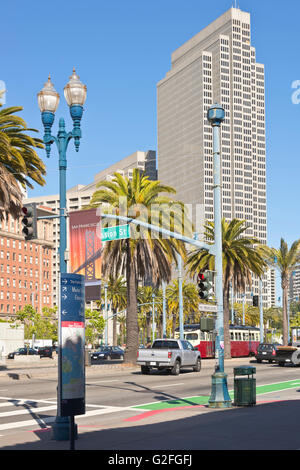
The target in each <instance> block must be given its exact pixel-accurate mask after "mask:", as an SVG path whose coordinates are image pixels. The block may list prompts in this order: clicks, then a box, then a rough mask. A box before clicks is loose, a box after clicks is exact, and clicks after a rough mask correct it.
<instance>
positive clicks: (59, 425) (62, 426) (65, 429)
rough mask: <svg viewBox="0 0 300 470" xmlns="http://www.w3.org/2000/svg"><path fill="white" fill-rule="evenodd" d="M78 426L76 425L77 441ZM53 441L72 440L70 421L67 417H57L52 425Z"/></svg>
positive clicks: (76, 434) (76, 435)
mask: <svg viewBox="0 0 300 470" xmlns="http://www.w3.org/2000/svg"><path fill="white" fill-rule="evenodd" d="M77 437H78V433H77V424H75V439H77ZM51 439H52V440H54V441H68V440H69V439H70V420H69V418H68V417H67V416H57V417H56V419H55V422H54V423H53V424H52V433H51Z"/></svg>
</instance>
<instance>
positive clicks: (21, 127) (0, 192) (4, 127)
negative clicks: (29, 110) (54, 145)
mask: <svg viewBox="0 0 300 470" xmlns="http://www.w3.org/2000/svg"><path fill="white" fill-rule="evenodd" d="M0 107H1V104H0ZM22 109H23V108H22V107H11V108H3V109H0V218H3V216H4V214H9V213H10V214H11V215H12V216H14V217H17V216H18V215H19V214H20V210H21V207H22V191H21V187H23V188H26V187H29V188H33V186H32V183H31V180H32V181H34V182H36V183H37V184H39V185H41V186H43V185H44V184H45V180H44V178H43V175H45V174H46V170H45V165H44V163H43V162H42V160H41V159H40V158H39V156H38V154H37V153H36V150H35V149H36V148H43V147H44V145H43V142H42V141H41V140H40V139H37V138H33V137H31V136H29V135H28V134H27V132H29V131H30V132H37V131H36V130H35V129H30V128H28V127H27V124H26V122H25V121H24V120H23V119H22V118H21V117H20V116H16V115H15V113H17V112H19V111H22Z"/></svg>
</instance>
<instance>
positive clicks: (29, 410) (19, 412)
mask: <svg viewBox="0 0 300 470" xmlns="http://www.w3.org/2000/svg"><path fill="white" fill-rule="evenodd" d="M56 408H57V406H56V405H52V406H41V407H40V408H34V407H30V406H29V405H28V408H25V409H22V410H14V411H6V412H4V413H0V418H7V417H8V416H16V415H26V414H27V415H28V414H29V413H31V414H36V415H38V414H39V413H41V412H44V411H50V410H56Z"/></svg>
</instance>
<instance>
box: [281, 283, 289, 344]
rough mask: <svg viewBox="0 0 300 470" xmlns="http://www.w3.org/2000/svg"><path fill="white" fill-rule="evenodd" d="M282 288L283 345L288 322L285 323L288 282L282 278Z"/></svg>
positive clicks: (286, 342) (286, 334) (285, 342)
mask: <svg viewBox="0 0 300 470" xmlns="http://www.w3.org/2000/svg"><path fill="white" fill-rule="evenodd" d="M281 286H282V336H283V345H284V346H287V344H288V321H287V310H288V280H287V279H286V278H285V277H284V278H282V281H281Z"/></svg>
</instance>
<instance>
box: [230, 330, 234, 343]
mask: <svg viewBox="0 0 300 470" xmlns="http://www.w3.org/2000/svg"><path fill="white" fill-rule="evenodd" d="M230 339H231V340H232V341H233V340H234V333H233V332H231V333H230Z"/></svg>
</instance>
